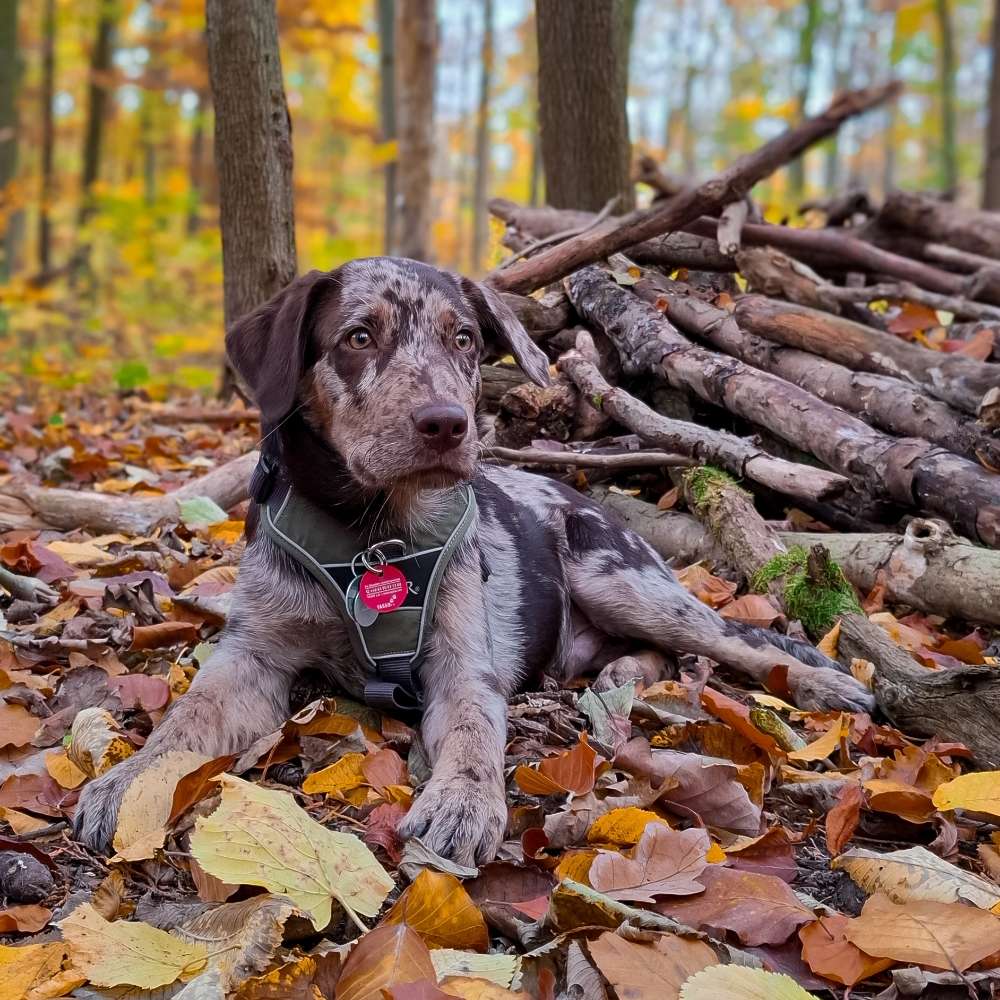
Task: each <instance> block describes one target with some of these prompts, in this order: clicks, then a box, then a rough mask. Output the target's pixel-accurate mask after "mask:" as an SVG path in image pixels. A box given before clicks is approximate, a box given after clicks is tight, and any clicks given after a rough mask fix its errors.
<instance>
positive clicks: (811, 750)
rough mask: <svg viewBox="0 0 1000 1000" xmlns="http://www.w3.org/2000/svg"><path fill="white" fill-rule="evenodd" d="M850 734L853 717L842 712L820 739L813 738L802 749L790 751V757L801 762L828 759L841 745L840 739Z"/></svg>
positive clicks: (846, 737)
mask: <svg viewBox="0 0 1000 1000" xmlns="http://www.w3.org/2000/svg"><path fill="white" fill-rule="evenodd" d="M850 735H851V717H850V716H849V715H847V714H845V713H843V712H842V713H841V714H840V718H839V719H835V720H834V722H833V725H832V726H830V728H829V729H828V730H827V731H826V732H825V733H823V735H822V736H820V737H819V738H818V739H815V740H813V741H812V743H810V744H808V745H807V746H804V747H803V748H802V749H801V750H791V751H789V754H788V759H789V760H794V761H798V762H799V763H804V762H809V761H816V760H826V758H827V757H829V756H830V754H832V753H833V752H834V750H836V749H837V747H839V746H840V741H841V740H842V739H848V738H850Z"/></svg>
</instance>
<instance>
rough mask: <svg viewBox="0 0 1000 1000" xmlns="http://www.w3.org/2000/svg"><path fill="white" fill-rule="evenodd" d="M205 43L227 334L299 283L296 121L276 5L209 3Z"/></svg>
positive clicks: (240, 0) (226, 390) (265, 1)
mask: <svg viewBox="0 0 1000 1000" xmlns="http://www.w3.org/2000/svg"><path fill="white" fill-rule="evenodd" d="M206 38H207V41H208V69H209V77H210V80H211V84H212V100H213V102H214V104H215V160H216V170H217V173H218V177H219V201H220V225H221V229H222V265H223V290H224V307H225V322H226V326H227V328H228V327H229V326H230V325H231V324H232V323H233V322H234V321H235V320H237V319H239V317H240V316H243V315H244V314H245V313H247V312H249V311H250V310H251V309H253V308H254V307H255V306H257V305H259V304H260V303H262V302H264V301H265V300H267V299H268V298H270V297H271V296H272V295H274V294H275V293H276V292H278V291H280V290H281V289H282V288H284V287H285V285H287V284H288V283H289V282H290V281H291V280H292V279H293V278H294V277H295V270H296V260H295V215H294V209H293V203H292V134H291V120H290V118H289V116H288V105H287V103H286V101H285V89H284V86H283V83H282V78H281V56H280V53H279V49H278V21H277V17H276V13H275V4H274V0H208V2H207V4H206ZM232 388H233V383H232V373H231V370H230V369H229V367H228V366H227V367H226V369H225V374H224V378H223V386H222V390H221V392H222V395H224V396H228V395H229V394H230V392H231V391H232Z"/></svg>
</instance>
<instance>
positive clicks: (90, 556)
mask: <svg viewBox="0 0 1000 1000" xmlns="http://www.w3.org/2000/svg"><path fill="white" fill-rule="evenodd" d="M45 547H46V548H47V549H48V550H49V551H50V552H54V553H55V554H56V555H57V556H59V558H60V559H64V560H65V561H66V562H68V563H69V564H70V566H99V565H100V564H101V563H106V562H111V560H112V559H114V556H112V555H110V554H109V553H107V552H105V551H104V550H103V549H101V548H98V546H96V545H95V544H94V543H93V542H62V541H54V542H46V544H45Z"/></svg>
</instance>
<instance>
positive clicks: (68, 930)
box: [59, 903, 208, 990]
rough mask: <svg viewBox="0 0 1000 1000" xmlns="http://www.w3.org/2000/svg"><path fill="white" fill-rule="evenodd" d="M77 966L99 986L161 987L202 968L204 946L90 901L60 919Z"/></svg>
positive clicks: (74, 965) (74, 963)
mask: <svg viewBox="0 0 1000 1000" xmlns="http://www.w3.org/2000/svg"><path fill="white" fill-rule="evenodd" d="M59 927H60V928H61V929H62V934H63V940H64V941H65V942H66V945H67V947H68V948H69V953H70V959H71V961H72V963H73V967H74V968H75V969H78V970H79V971H80V972H82V973H84V974H85V975H86V977H87V978H88V979H89V980H90V982H92V983H93V984H94V985H95V986H123V985H125V986H139V987H141V988H143V989H148V990H151V989H155V988H156V987H157V986H166V985H167V984H169V983H173V982H176V980H178V979H182V978H190V977H191V976H193V975H196V974H197V973H199V972H201V971H202V970H203V969H204V968H205V965H206V963H207V961H208V948H207V946H206V945H204V944H200V943H194V944H192V943H190V942H187V941H181V940H180V939H179V938H177V937H174V936H173V935H172V934H168V933H167V932H166V931H161V930H160V929H159V928H157V927H153V926H152V925H150V924H144V923H139V922H131V921H128V920H116V921H114V922H109V921H107V920H105V919H104V917H102V916H101V915H100V914H99V913H98V912H97V910H95V909H94V907H93V906H91V905H90V903H82V904H81V905H80V906H78V907H77V908H76V909H75V910H74V911H73V912H72V913H71V914H70V915H69V916H68V917H66V918H65V919H63V920H61V921H59Z"/></svg>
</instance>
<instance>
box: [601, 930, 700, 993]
mask: <svg viewBox="0 0 1000 1000" xmlns="http://www.w3.org/2000/svg"><path fill="white" fill-rule="evenodd" d="M587 948H588V950H589V951H590V957H591V958H592V959H593V960H594V964H595V965H596V966H597V968H598V969H600V971H601V974H602V975H603V976H604V978H605V979H606V980H607V981H608V982H609V983H610V984H611V986H612V987H613V988H614V990H615V992H616V993H617V994H618V996H619V997H622V998H625V997H627V998H629V1000H676V998H677V997H678V996H679V995H680V988H681V984H682V983H684V982H685V981H686V980H687V979H689V978H690V977H691V976H692V975H694V974H695V973H696V972H699V971H700V970H701V969H705V968H707V967H708V966H710V965H716V964H717V963H718V961H719V958H718V956H717V955H716V954H715V952H714V951H712V949H711V948H709V946H708V945H707V944H705V943H704V941H697V940H689V939H688V938H682V937H677V936H676V935H673V934H663V935H659V936H657V937H656V939H655V940H653V941H651V942H649V943H645V942H644V943H642V944H640V943H638V942H636V941H628V940H626V939H625V938H623V937H619V936H618V935H617V934H614V933H611V932H605V933H604V934H602V935H601V936H600V937H599V938H596V939H595V940H593V941H591V942H590V943H589V944H588V946H587Z"/></svg>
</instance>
